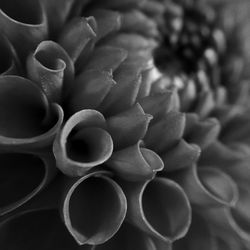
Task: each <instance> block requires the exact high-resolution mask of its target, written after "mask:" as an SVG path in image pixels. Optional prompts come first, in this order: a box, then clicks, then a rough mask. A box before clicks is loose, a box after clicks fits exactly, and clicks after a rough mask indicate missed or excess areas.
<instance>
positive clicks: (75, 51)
mask: <svg viewBox="0 0 250 250" xmlns="http://www.w3.org/2000/svg"><path fill="white" fill-rule="evenodd" d="M72 37H74V39H72ZM95 37H96V34H95V32H94V31H93V29H92V28H91V26H90V25H89V23H88V20H87V19H86V18H84V17H78V18H74V19H72V20H71V21H70V22H68V23H67V24H66V26H65V27H64V29H63V31H62V32H61V34H60V37H59V38H58V43H59V44H60V45H61V46H62V47H63V48H64V49H65V51H67V53H68V55H69V56H70V58H71V59H72V61H73V62H76V60H77V59H78V57H79V56H80V54H81V52H82V51H83V49H84V48H85V46H86V45H87V43H88V42H89V41H90V40H91V39H94V38H95Z"/></svg>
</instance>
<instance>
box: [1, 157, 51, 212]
mask: <svg viewBox="0 0 250 250" xmlns="http://www.w3.org/2000/svg"><path fill="white" fill-rule="evenodd" d="M0 173H1V177H0V215H4V214H6V213H8V212H10V211H12V210H14V209H16V208H18V207H20V206H21V205H23V204H24V203H26V202H27V201H29V200H30V199H31V198H32V197H34V196H35V195H37V194H38V193H39V192H40V191H41V190H42V189H43V188H44V187H45V186H47V184H48V183H49V182H50V181H51V180H52V179H53V177H54V176H55V174H56V168H55V161H54V158H53V157H51V156H49V155H48V156H46V157H45V156H39V155H33V154H23V153H1V154H0Z"/></svg>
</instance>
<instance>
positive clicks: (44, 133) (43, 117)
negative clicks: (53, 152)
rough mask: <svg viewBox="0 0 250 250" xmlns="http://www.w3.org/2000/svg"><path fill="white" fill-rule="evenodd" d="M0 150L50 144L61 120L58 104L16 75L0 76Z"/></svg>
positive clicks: (61, 111)
mask: <svg viewBox="0 0 250 250" xmlns="http://www.w3.org/2000/svg"><path fill="white" fill-rule="evenodd" d="M0 114H1V119H0V147H2V146H4V147H5V148H6V147H7V148H12V149H13V148H19V149H25V148H29V149H32V150H33V149H35V148H41V147H44V146H47V145H49V144H50V143H51V142H52V140H53V139H54V137H55V134H56V133H57V131H58V129H59V127H60V126H61V124H62V121H63V110H62V109H61V107H60V106H59V105H56V104H53V105H49V103H48V100H47V98H46V96H45V95H44V94H43V92H42V91H41V90H40V89H39V88H38V87H37V86H36V85H35V84H33V83H32V82H31V81H29V80H27V79H25V78H22V77H18V76H3V77H0Z"/></svg>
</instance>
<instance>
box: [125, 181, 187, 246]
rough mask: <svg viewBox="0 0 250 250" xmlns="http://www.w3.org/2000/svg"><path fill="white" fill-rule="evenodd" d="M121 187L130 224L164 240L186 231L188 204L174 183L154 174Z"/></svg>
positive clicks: (173, 239)
mask: <svg viewBox="0 0 250 250" xmlns="http://www.w3.org/2000/svg"><path fill="white" fill-rule="evenodd" d="M122 187H123V190H124V193H125V195H126V197H127V201H128V212H127V219H128V221H129V222H130V223H132V224H134V225H136V226H137V227H139V228H140V229H141V230H143V231H144V232H146V233H148V234H149V235H152V236H153V237H156V239H159V240H162V241H165V242H166V243H170V242H173V241H175V240H177V239H180V238H182V237H183V236H184V235H185V234H186V233H187V231H188V228H189V226H190V222H191V207H190V204H189V201H188V198H187V197H186V195H185V193H184V191H183V190H182V188H181V187H180V186H179V185H178V184H177V183H175V182H173V181H171V180H169V179H166V178H159V177H157V178H155V179H153V180H151V181H149V182H146V183H144V184H139V183H136V184H134V185H133V184H132V183H125V184H124V185H123V186H122ZM156 194H157V195H156Z"/></svg>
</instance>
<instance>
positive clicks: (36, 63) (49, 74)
mask: <svg viewBox="0 0 250 250" xmlns="http://www.w3.org/2000/svg"><path fill="white" fill-rule="evenodd" d="M27 71H28V75H29V77H30V78H31V79H32V80H33V81H34V82H37V84H38V85H40V86H41V88H42V89H43V91H44V92H45V94H46V95H47V97H48V98H49V99H52V101H58V100H60V97H61V94H62V91H64V93H63V94H64V95H67V94H68V91H69V89H70V87H71V84H72V81H73V78H74V65H73V62H72V60H71V59H70V57H69V56H68V54H67V53H66V51H65V50H64V49H63V48H62V47H61V46H60V45H59V44H57V43H55V42H53V41H43V42H41V43H40V44H39V45H38V47H37V48H36V50H35V52H34V54H33V55H31V56H30V57H29V58H28V61H27Z"/></svg>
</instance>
